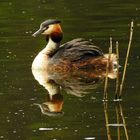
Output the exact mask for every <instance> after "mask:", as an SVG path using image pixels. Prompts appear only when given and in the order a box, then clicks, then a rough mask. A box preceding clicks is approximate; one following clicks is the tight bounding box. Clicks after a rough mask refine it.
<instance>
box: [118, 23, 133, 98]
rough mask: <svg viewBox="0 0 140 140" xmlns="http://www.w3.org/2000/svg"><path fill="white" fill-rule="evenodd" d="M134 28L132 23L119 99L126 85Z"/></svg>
mask: <svg viewBox="0 0 140 140" xmlns="http://www.w3.org/2000/svg"><path fill="white" fill-rule="evenodd" d="M133 27H134V22H133V21H131V27H130V36H129V43H128V49H127V54H126V59H125V64H124V70H123V76H122V81H121V84H120V91H119V98H121V96H122V89H123V85H124V80H125V75H126V68H127V63H128V58H129V53H130V48H131V43H132V37H133Z"/></svg>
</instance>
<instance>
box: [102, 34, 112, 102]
mask: <svg viewBox="0 0 140 140" xmlns="http://www.w3.org/2000/svg"><path fill="white" fill-rule="evenodd" d="M111 53H112V37H110V47H109V56H108V61H107V64H106V76H105V85H104V98H103V100H104V101H106V100H107V87H108V71H109V62H110V57H111Z"/></svg>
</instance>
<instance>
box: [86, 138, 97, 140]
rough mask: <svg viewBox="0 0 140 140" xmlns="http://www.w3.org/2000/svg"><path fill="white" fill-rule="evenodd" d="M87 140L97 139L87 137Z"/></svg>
mask: <svg viewBox="0 0 140 140" xmlns="http://www.w3.org/2000/svg"><path fill="white" fill-rule="evenodd" d="M85 140H95V137H87V138H85Z"/></svg>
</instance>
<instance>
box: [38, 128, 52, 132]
mask: <svg viewBox="0 0 140 140" xmlns="http://www.w3.org/2000/svg"><path fill="white" fill-rule="evenodd" d="M39 130H40V131H51V130H54V129H53V128H39Z"/></svg>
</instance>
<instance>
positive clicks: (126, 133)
mask: <svg viewBox="0 0 140 140" xmlns="http://www.w3.org/2000/svg"><path fill="white" fill-rule="evenodd" d="M119 107H120V115H121V117H122V121H123V127H124V132H125V136H126V140H129V137H128V131H127V128H126V122H125V118H124V115H123V110H122V106H121V104H119Z"/></svg>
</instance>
